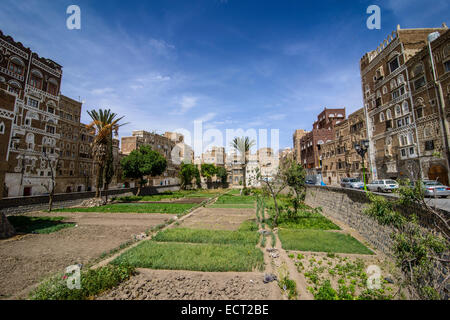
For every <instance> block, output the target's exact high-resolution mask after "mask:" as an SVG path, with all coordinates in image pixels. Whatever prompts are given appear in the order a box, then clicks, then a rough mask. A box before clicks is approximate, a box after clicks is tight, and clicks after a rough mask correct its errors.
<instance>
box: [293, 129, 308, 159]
mask: <svg viewBox="0 0 450 320" xmlns="http://www.w3.org/2000/svg"><path fill="white" fill-rule="evenodd" d="M307 133H308V131H305V130H303V129H298V130H295V132H294V135H293V137H292V142H293V146H294V159H295V160H296V161H297V163H300V162H301V160H302V152H301V151H302V150H301V146H300V142H301V140H302V138H303V137H304V136H305V135H306V134H307Z"/></svg>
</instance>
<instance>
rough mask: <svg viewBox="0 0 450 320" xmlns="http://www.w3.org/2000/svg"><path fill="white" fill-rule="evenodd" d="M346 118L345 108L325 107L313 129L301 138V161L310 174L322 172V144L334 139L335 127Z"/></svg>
mask: <svg viewBox="0 0 450 320" xmlns="http://www.w3.org/2000/svg"><path fill="white" fill-rule="evenodd" d="M344 120H345V108H338V109H327V108H325V110H324V111H322V112H321V113H320V114H319V116H318V117H317V121H316V122H314V124H313V130H312V131H310V132H308V133H306V134H305V135H304V136H303V137H302V138H301V139H300V159H301V161H300V163H301V164H302V165H303V166H304V167H305V169H306V171H307V174H308V175H320V174H321V170H322V161H321V159H320V152H321V148H322V145H323V144H325V143H326V142H328V141H332V140H333V139H334V135H335V133H334V127H335V126H336V125H337V124H339V123H341V122H342V121H344Z"/></svg>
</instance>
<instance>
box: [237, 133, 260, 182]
mask: <svg viewBox="0 0 450 320" xmlns="http://www.w3.org/2000/svg"><path fill="white" fill-rule="evenodd" d="M255 145H256V141H255V140H250V138H249V137H242V138H237V137H236V138H234V140H233V142H231V147H233V148H234V149H235V150H237V151H239V153H240V154H241V156H242V169H243V178H244V181H243V184H244V190H245V189H247V181H246V170H247V164H248V158H247V153H249V152H250V149H251V148H252V147H253V146H255Z"/></svg>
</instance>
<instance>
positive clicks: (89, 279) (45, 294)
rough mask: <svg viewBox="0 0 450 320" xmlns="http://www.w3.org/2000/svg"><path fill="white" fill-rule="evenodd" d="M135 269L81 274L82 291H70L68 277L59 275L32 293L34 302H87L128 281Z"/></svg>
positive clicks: (119, 267)
mask: <svg viewBox="0 0 450 320" xmlns="http://www.w3.org/2000/svg"><path fill="white" fill-rule="evenodd" d="M133 273H134V268H132V267H127V266H110V265H108V266H105V267H101V268H98V269H95V270H87V271H82V272H81V289H69V288H68V286H67V282H66V277H67V276H68V275H59V276H57V277H54V278H52V279H50V280H48V281H47V282H44V283H43V284H41V285H40V286H39V287H38V288H37V289H35V290H34V291H32V292H31V294H30V298H31V299H32V300H86V299H89V298H91V297H94V296H95V295H98V294H100V293H102V292H103V291H105V290H108V289H111V288H113V287H116V286H117V285H119V284H120V283H121V282H123V281H125V280H128V279H129V278H130V276H131V275H132V274H133Z"/></svg>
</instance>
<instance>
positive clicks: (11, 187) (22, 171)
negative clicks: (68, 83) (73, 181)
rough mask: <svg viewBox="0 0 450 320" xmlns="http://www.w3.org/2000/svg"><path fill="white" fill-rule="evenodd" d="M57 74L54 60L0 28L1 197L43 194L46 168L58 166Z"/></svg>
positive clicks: (59, 72) (59, 75)
mask: <svg viewBox="0 0 450 320" xmlns="http://www.w3.org/2000/svg"><path fill="white" fill-rule="evenodd" d="M61 79H62V67H61V66H60V65H59V64H58V63H56V62H54V61H52V60H50V59H46V58H42V57H39V55H38V54H37V53H35V52H32V51H31V50H30V49H29V48H26V47H24V46H23V45H22V44H21V43H20V42H16V41H14V39H13V38H12V37H10V36H6V35H4V34H3V33H2V32H1V31H0V148H1V151H2V152H0V183H1V185H2V187H1V189H3V190H2V194H1V195H2V196H9V197H11V196H13V197H14V196H30V195H35V194H43V193H46V190H47V189H46V188H45V186H49V184H50V182H51V178H50V177H51V172H50V168H51V167H53V168H55V167H56V163H57V159H58V157H59V149H58V145H57V141H58V140H59V138H60V134H59V132H58V131H59V129H58V123H59V110H58V104H59V99H60V98H59V92H60V86H61ZM44 152H45V153H46V154H47V155H48V156H47V157H44V156H43V153H44ZM47 159H48V160H47ZM49 162H50V163H51V164H52V166H50V165H49Z"/></svg>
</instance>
